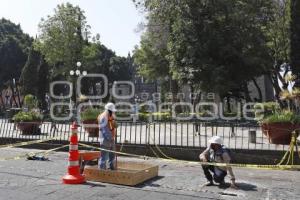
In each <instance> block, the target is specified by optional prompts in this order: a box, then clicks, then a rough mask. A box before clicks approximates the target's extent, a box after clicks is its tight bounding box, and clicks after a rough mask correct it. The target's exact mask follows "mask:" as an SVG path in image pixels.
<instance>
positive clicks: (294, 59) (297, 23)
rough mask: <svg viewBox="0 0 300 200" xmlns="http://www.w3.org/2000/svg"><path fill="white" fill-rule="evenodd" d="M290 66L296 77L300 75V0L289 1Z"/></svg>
mask: <svg viewBox="0 0 300 200" xmlns="http://www.w3.org/2000/svg"><path fill="white" fill-rule="evenodd" d="M290 28H291V34H290V40H291V51H290V57H291V66H292V69H293V72H294V74H296V75H297V77H298V79H299V76H300V0H292V1H291V25H290Z"/></svg>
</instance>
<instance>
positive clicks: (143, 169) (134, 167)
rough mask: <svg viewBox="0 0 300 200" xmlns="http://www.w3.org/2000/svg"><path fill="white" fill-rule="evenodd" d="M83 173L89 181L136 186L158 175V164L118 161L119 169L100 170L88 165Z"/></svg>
mask: <svg viewBox="0 0 300 200" xmlns="http://www.w3.org/2000/svg"><path fill="white" fill-rule="evenodd" d="M83 174H84V175H85V177H86V180H88V181H96V182H103V183H112V184H118V185H128V186H135V185H137V184H140V183H143V182H145V181H146V180H149V179H152V178H154V177H156V176H158V166H155V165H149V164H146V163H139V162H118V169H117V170H100V169H98V167H97V166H86V167H85V168H84V172H83Z"/></svg>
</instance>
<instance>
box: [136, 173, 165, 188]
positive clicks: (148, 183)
mask: <svg viewBox="0 0 300 200" xmlns="http://www.w3.org/2000/svg"><path fill="white" fill-rule="evenodd" d="M163 178H164V176H157V177H155V178H153V179H150V180H148V181H146V182H144V183H141V184H138V185H137V186H136V187H137V188H143V187H149V186H150V187H160V186H161V185H160V184H156V183H155V182H156V181H158V180H160V179H163Z"/></svg>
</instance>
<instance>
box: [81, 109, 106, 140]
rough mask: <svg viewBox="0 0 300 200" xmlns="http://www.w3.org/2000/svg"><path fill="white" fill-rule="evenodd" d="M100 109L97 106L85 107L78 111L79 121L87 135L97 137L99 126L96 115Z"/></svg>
mask: <svg viewBox="0 0 300 200" xmlns="http://www.w3.org/2000/svg"><path fill="white" fill-rule="evenodd" d="M101 112H102V110H100V109H97V108H87V109H85V110H84V111H82V112H81V113H80V118H81V122H82V124H83V128H84V130H85V131H86V132H87V133H88V136H89V137H99V128H98V120H97V117H98V116H99V114H100V113H101Z"/></svg>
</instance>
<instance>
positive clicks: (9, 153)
mask: <svg viewBox="0 0 300 200" xmlns="http://www.w3.org/2000/svg"><path fill="white" fill-rule="evenodd" d="M35 151H37V150H30V149H21V148H20V149H19V148H18V149H17V148H10V149H8V148H4V149H0V158H10V157H13V156H16V155H22V154H25V153H28V152H35ZM67 157H68V154H67V153H62V152H55V153H54V154H50V155H49V158H50V160H51V161H26V160H25V159H20V160H10V161H0V200H9V199H11V200H31V199H32V200H33V199H41V200H52V199H53V200H58V199H59V200H60V199H82V200H83V199H88V200H96V199H99V200H100V199H101V200H109V199H111V200H114V199H116V200H121V199H124V200H125V199H126V200H130V199H132V200H135V199H139V200H150V199H151V200H152V199H166V200H169V199H170V200H174V199H179V200H185V199H186V200H190V199H191V200H193V199H195V200H196V199H243V200H245V199H266V200H271V199H272V200H273V199H276V200H277V199H289V200H291V199H300V172H297V171H272V170H253V169H251V170H250V169H245V168H243V169H241V168H240V169H238V168H235V169H234V172H235V174H236V178H237V184H238V186H239V189H238V190H236V189H231V188H223V189H222V188H219V187H218V186H212V187H202V186H201V185H202V184H203V183H204V182H205V179H204V176H203V174H202V171H201V167H200V166H199V165H197V164H191V163H174V162H169V161H164V160H157V159H153V160H146V161H144V160H141V159H134V158H125V157H122V158H119V159H121V160H129V161H139V162H150V163H154V164H157V165H159V167H160V168H159V177H157V178H155V179H154V180H151V181H148V182H146V183H144V184H141V185H139V186H137V187H127V186H119V185H112V184H104V183H95V182H88V183H86V184H82V185H63V184H61V178H62V176H63V175H64V174H65V173H66V168H67ZM227 181H228V180H227Z"/></svg>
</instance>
